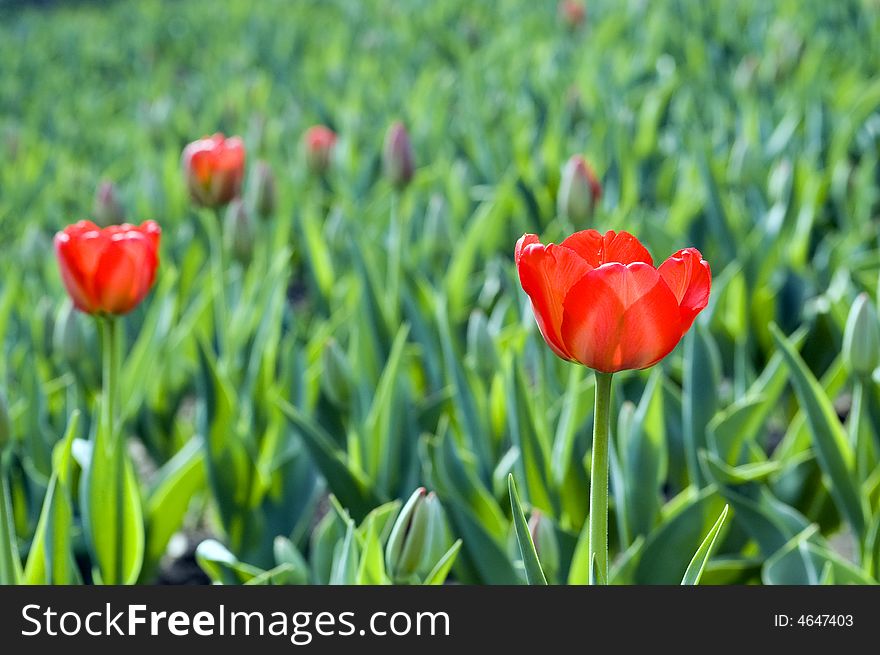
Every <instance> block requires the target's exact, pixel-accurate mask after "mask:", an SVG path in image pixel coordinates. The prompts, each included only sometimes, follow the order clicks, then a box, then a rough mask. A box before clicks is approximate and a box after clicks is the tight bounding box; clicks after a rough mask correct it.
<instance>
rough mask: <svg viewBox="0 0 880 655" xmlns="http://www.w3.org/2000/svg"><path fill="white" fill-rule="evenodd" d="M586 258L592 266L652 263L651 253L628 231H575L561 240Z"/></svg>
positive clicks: (564, 244)
mask: <svg viewBox="0 0 880 655" xmlns="http://www.w3.org/2000/svg"><path fill="white" fill-rule="evenodd" d="M561 245H563V246H565V247H566V248H571V249H572V250H574V251H575V252H576V253H577V254H579V255H580V256H581V257H583V258H584V259H586V260H587V262H589V264H590V265H591V266H592V267H593V268H598V267H599V266H601V265H602V264H610V263H613V262H616V263H619V264H632V263H634V262H644V263H645V264H651V265H653V264H654V260H653V259H652V258H651V253H649V252H648V250H647V248H645V246H643V245H642V244H641V243H640V242H639V240H638V239H636V238H635V237H634V236H633V235H632V234H630V233H629V232H615V231H614V230H608V232H606V233H605V234H604V235H602V234H600V233H599V232H597V231H596V230H582V231H581V232H575V233H574V234H572V235H571V236H570V237H568V238H567V239H566V240H565V241H563V242H562V244H561Z"/></svg>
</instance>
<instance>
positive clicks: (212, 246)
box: [200, 207, 228, 356]
mask: <svg viewBox="0 0 880 655" xmlns="http://www.w3.org/2000/svg"><path fill="white" fill-rule="evenodd" d="M200 216H201V218H202V226H203V228H204V230H205V233H206V234H207V236H208V250H209V253H208V256H209V258H210V266H211V286H212V287H213V290H214V303H213V304H214V329H215V330H216V334H217V344H218V349H219V351H220V355H221V356H222V355H223V353H225V352H226V346H227V340H228V337H227V334H228V331H227V326H228V322H227V309H226V275H225V269H224V267H223V238H222V225H223V214H222V212H221V211H220V208H219V207H218V208H214V210H213V211H210V212H209V211H203V212H200Z"/></svg>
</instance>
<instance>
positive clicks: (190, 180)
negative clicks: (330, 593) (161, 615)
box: [0, 0, 880, 585]
mask: <svg viewBox="0 0 880 655" xmlns="http://www.w3.org/2000/svg"><path fill="white" fill-rule="evenodd" d="M0 238H2V244H3V245H2V251H0V252H2V254H0V583H3V584H154V583H163V584H192V583H201V584H208V583H215V584H248V585H266V584H321V585H324V584H347V585H378V584H397V585H404V584H406V585H410V584H413V585H415V584H418V585H422V584H424V585H439V584H468V585H477V584H478V585H506V584H554V585H561V584H575V585H585V584H616V585H634V584H674V585H678V584H701V585H731V584H764V585H776V584H796V585H841V584H877V583H878V582H880V320H878V315H877V303H878V280H880V3H878V2H876V0H841V1H839V2H826V1H824V0H805V1H802V2H791V1H785V0H779V1H778V2H764V1H761V0H742V1H740V2H735V3H733V2H726V1H725V0H693V1H690V0H679V1H676V2H639V1H628V2H614V1H611V0H588V1H585V2H578V1H576V0H575V1H572V0H568V1H564V2H561V3H559V4H558V5H557V3H556V2H555V1H554V2H533V1H530V0H504V1H501V2H473V1H468V0H448V1H444V2H430V1H429V0H410V1H406V2H404V1H400V2H389V1H381V0H365V1H357V0H350V1H349V0H326V1H322V2H286V1H284V0H263V1H261V2H248V1H246V0H193V1H191V2H172V1H170V0H166V1H161V0H141V1H138V0H120V1H118V2H106V3H98V2H60V1H59V2H40V3H32V2H18V1H11V2H8V3H4V2H2V1H0Z"/></svg>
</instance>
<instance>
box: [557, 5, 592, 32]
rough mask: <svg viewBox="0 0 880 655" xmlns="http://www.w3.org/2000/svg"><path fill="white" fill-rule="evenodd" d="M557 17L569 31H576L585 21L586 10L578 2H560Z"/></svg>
mask: <svg viewBox="0 0 880 655" xmlns="http://www.w3.org/2000/svg"><path fill="white" fill-rule="evenodd" d="M559 15H560V16H561V17H562V20H563V21H565V24H566V25H567V26H568V27H569V28H570V29H576V28H578V27H580V26H581V25H583V24H584V21H585V20H586V19H587V8H586V7H585V6H584V4H583V2H580V1H579V0H562V2H560V3H559Z"/></svg>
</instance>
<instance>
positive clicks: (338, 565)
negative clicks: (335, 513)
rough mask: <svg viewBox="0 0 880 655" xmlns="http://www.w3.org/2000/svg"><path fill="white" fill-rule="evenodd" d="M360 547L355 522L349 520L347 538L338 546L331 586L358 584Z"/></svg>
mask: <svg viewBox="0 0 880 655" xmlns="http://www.w3.org/2000/svg"><path fill="white" fill-rule="evenodd" d="M358 555H359V554H358V546H357V539H355V536H354V521H352V520H351V519H349V520H348V526H347V528H346V530H345V537H343V539H342V541H340V542H338V543H337V544H336V548H335V549H334V553H333V568H332V569H331V570H330V584H331V585H352V584H355V583H356V582H357V573H358Z"/></svg>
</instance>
